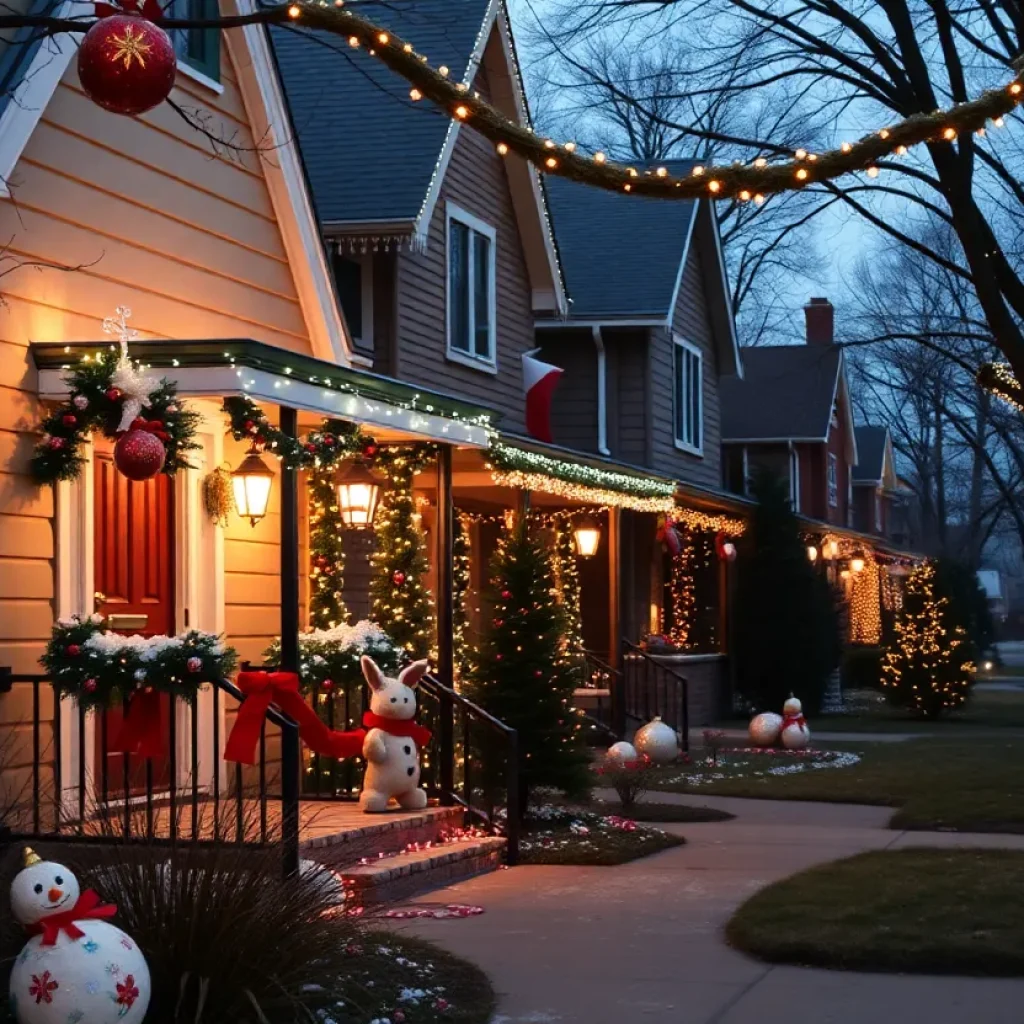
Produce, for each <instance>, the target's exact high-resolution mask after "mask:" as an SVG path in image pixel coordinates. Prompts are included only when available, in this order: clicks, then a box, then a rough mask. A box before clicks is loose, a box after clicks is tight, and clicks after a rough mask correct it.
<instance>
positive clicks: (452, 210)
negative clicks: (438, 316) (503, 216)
mask: <svg viewBox="0 0 1024 1024" xmlns="http://www.w3.org/2000/svg"><path fill="white" fill-rule="evenodd" d="M453 220H454V221H458V222H459V223H460V224H464V225H465V226H466V227H468V228H470V229H471V230H472V231H476V232H478V233H479V234H481V235H483V236H484V237H485V238H487V239H489V240H490V243H491V244H490V259H489V261H488V262H489V268H488V269H489V273H490V278H491V280H490V287H489V289H488V307H489V312H490V323H489V324H488V328H489V331H488V335H489V336H488V346H487V347H488V354H487V356H486V357H484V356H478V355H475V354H474V353H472V352H463V351H462V349H458V348H455V347H453V345H452V294H451V288H452V279H451V266H450V264H449V257H450V254H451V223H452V221H453ZM472 237H473V236H472V235H470V238H472ZM497 252H498V232H497V231H496V230H495V228H494V226H493V225H491V224H488V223H487V222H486V221H483V220H481V219H480V218H479V217H474V216H473V214H471V213H469V212H467V211H466V210H463V209H462V207H461V206H456V205H455V203H452V202H447V203H445V218H444V298H445V301H444V310H445V330H444V333H445V354H446V356H447V358H448V359H449V360H450V361H451V362H453V363H461V364H462V365H463V366H471V367H473V369H475V370H482V371H484V372H485V373H497V372H498V301H497V292H498V287H497V277H498V269H497V258H496V257H497ZM475 273H476V261H475V260H474V259H473V257H472V254H471V255H470V259H469V297H470V303H469V336H470V338H475V337H476V309H475V308H474V305H475V304H474V303H473V302H472V297H473V295H474V294H475V285H476V281H475V279H474V274H475Z"/></svg>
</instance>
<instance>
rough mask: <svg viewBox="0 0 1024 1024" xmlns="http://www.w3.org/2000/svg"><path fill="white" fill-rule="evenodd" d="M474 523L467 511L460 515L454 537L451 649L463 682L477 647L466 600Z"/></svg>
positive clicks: (471, 668)
mask: <svg viewBox="0 0 1024 1024" xmlns="http://www.w3.org/2000/svg"><path fill="white" fill-rule="evenodd" d="M471 528H472V522H471V520H470V519H469V518H468V517H467V516H466V513H464V512H461V511H460V512H457V513H456V515H455V519H454V532H453V534H452V589H453V595H452V596H453V600H454V607H453V608H452V648H453V650H454V652H455V672H456V675H457V676H458V677H459V678H460V679H463V678H465V677H466V676H468V675H469V674H470V672H472V671H473V656H474V654H475V653H476V648H475V647H474V646H473V644H472V643H470V640H469V637H468V636H467V632H468V631H469V628H470V626H469V609H468V608H467V607H466V601H467V600H468V598H469V585H470V581H471V576H472V572H471V553H472V552H471V547H472V542H471V540H470V530H471Z"/></svg>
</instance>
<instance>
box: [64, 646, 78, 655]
mask: <svg viewBox="0 0 1024 1024" xmlns="http://www.w3.org/2000/svg"><path fill="white" fill-rule="evenodd" d="M64 649H65V650H66V651H67V653H68V657H69V658H77V657H78V655H79V654H81V653H82V648H81V647H79V646H78V644H68V645H67V647H65V648H64Z"/></svg>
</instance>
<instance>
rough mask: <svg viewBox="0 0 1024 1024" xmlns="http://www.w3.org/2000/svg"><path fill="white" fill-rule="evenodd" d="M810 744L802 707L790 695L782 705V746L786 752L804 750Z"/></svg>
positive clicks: (809, 734)
mask: <svg viewBox="0 0 1024 1024" xmlns="http://www.w3.org/2000/svg"><path fill="white" fill-rule="evenodd" d="M810 742H811V730H810V729H808V728H807V719H806V718H804V708H803V705H802V704H801V703H800V701H798V700H797V699H796V697H794V696H793V695H792V694H790V696H789V700H787V701H786V703H785V704H783V705H782V745H783V746H784V747H785V748H786V749H787V750H806V749H807V747H808V745H809V744H810Z"/></svg>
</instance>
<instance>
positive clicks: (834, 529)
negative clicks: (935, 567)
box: [798, 516, 926, 562]
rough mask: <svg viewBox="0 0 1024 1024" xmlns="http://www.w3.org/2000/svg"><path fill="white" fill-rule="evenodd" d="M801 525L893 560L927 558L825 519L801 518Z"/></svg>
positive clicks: (876, 536)
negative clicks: (843, 539) (877, 552)
mask: <svg viewBox="0 0 1024 1024" xmlns="http://www.w3.org/2000/svg"><path fill="white" fill-rule="evenodd" d="M798 518H799V519H800V524H801V526H802V527H803V528H804V530H805V531H806V532H807V533H818V534H821V535H822V536H825V535H826V534H834V535H835V536H836V537H843V538H845V539H846V540H850V541H854V542H855V543H858V544H862V545H863V546H864V547H865V548H869V549H870V550H872V551H879V552H881V553H882V554H883V555H888V556H889V557H891V558H906V559H908V560H911V561H914V562H923V561H924V560H925V558H926V556H925V555H922V554H921V553H920V552H919V551H909V550H907V549H906V548H901V547H899V546H898V545H896V544H893V543H892V541H890V540H889V539H888V538H887V537H880V536H879V535H878V534H875V533H863V532H861V531H860V530H854V529H851V528H850V527H848V526H837V525H836V524H835V523H826V522H825V520H824V519H811V518H810V517H809V516H799V517H798Z"/></svg>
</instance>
